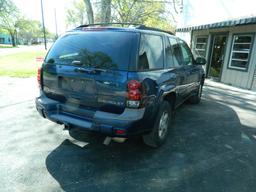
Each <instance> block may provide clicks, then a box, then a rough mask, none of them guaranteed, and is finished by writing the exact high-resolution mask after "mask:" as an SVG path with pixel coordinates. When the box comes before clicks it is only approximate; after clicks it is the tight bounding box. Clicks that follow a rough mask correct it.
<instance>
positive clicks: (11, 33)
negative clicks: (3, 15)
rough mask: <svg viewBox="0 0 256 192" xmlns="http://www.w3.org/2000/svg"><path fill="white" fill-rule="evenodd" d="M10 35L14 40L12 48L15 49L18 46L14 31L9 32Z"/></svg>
mask: <svg viewBox="0 0 256 192" xmlns="http://www.w3.org/2000/svg"><path fill="white" fill-rule="evenodd" d="M9 34H10V36H11V39H12V46H13V47H15V46H16V42H15V33H13V32H12V31H9Z"/></svg>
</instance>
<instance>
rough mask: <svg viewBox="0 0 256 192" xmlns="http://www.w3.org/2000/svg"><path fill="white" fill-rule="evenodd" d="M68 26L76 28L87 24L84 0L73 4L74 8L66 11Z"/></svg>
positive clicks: (77, 0) (78, 0)
mask: <svg viewBox="0 0 256 192" xmlns="http://www.w3.org/2000/svg"><path fill="white" fill-rule="evenodd" d="M66 11H67V15H66V24H67V27H76V26H78V25H82V24H85V23H86V21H87V13H86V7H85V4H84V2H83V0H76V1H74V2H73V7H71V8H69V9H67V10H66Z"/></svg>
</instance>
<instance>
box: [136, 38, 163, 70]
mask: <svg viewBox="0 0 256 192" xmlns="http://www.w3.org/2000/svg"><path fill="white" fill-rule="evenodd" d="M163 53H164V52H163V39H162V37H161V36H158V35H150V34H141V37H140V47H139V59H138V70H149V69H162V68H163V65H164V56H163Z"/></svg>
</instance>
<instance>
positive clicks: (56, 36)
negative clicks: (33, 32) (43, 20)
mask: <svg viewBox="0 0 256 192" xmlns="http://www.w3.org/2000/svg"><path fill="white" fill-rule="evenodd" d="M54 18H55V39H57V38H58V27H57V16H56V8H54Z"/></svg>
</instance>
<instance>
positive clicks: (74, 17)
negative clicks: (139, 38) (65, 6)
mask: <svg viewBox="0 0 256 192" xmlns="http://www.w3.org/2000/svg"><path fill="white" fill-rule="evenodd" d="M75 1H78V0H75ZM80 1H81V0H80ZM83 1H84V5H85V7H82V6H79V7H77V6H74V7H73V9H72V10H69V11H67V13H68V14H67V21H68V23H69V25H73V26H72V27H74V25H76V26H77V25H80V24H85V23H89V24H93V23H94V22H95V21H96V22H100V23H110V22H112V21H113V22H119V23H140V24H146V25H148V26H152V27H159V28H162V29H165V30H173V28H172V26H171V19H169V17H168V15H167V14H170V15H171V14H172V13H171V12H172V11H173V12H176V6H174V5H176V3H175V2H176V1H180V0H97V1H96V0H83ZM92 4H93V5H94V6H93V7H94V9H92ZM167 4H169V5H170V4H172V5H173V6H174V7H173V9H172V10H171V11H170V10H167V6H166V5H167ZM74 5H75V4H74ZM79 8H80V9H82V8H83V11H82V10H80V9H79ZM82 13H83V14H86V16H87V20H86V21H87V22H85V21H83V22H79V19H81V18H85V16H83V15H82ZM171 16H172V15H171ZM173 20H174V19H173ZM77 23H79V24H77Z"/></svg>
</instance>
